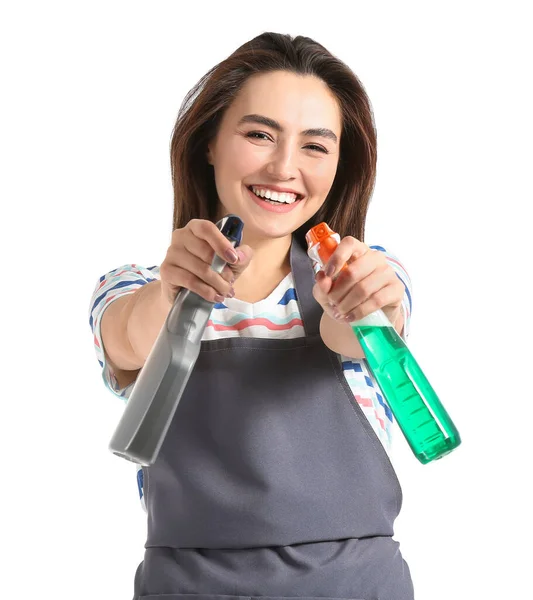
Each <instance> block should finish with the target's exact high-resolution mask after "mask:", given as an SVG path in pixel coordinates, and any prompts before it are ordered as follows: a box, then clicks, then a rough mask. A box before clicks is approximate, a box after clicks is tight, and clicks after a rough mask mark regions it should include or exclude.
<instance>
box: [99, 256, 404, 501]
mask: <svg viewBox="0 0 533 600" xmlns="http://www.w3.org/2000/svg"><path fill="white" fill-rule="evenodd" d="M370 248H372V249H374V250H379V251H381V252H383V253H384V254H385V256H386V259H387V262H388V263H389V265H390V266H391V267H392V268H393V269H394V271H395V273H396V275H397V277H398V278H399V279H400V280H401V281H402V283H403V285H404V297H403V300H402V310H403V314H404V330H403V334H402V337H403V339H404V341H407V337H408V335H409V327H410V321H411V309H412V299H411V296H412V284H411V280H410V277H409V275H408V274H407V272H406V270H405V268H404V267H403V265H402V264H401V263H400V261H399V260H398V258H397V257H396V256H395V255H394V254H392V253H391V252H389V251H387V250H386V249H385V248H383V247H382V246H370ZM156 279H160V274H159V267H158V266H152V267H143V266H141V265H138V264H126V265H122V266H120V267H118V268H116V269H114V270H112V271H109V272H108V273H106V274H105V275H102V276H101V277H100V278H99V279H98V281H97V282H96V285H95V288H94V292H93V295H92V297H91V302H90V307H89V324H90V327H91V331H92V334H93V340H94V349H95V351H96V357H97V359H98V362H99V364H100V367H101V368H102V379H103V382H104V385H105V387H106V388H107V389H108V390H109V391H110V392H111V393H112V394H113V395H114V396H115V397H118V398H122V400H123V401H124V402H127V400H128V398H129V396H130V394H131V391H132V389H133V387H134V385H135V382H132V383H131V384H130V385H128V386H126V387H124V388H121V387H120V386H119V384H118V382H117V380H116V378H115V375H114V373H113V369H112V367H111V366H110V365H109V364H108V362H107V360H106V356H105V353H104V351H103V343H102V336H101V330H100V323H101V320H102V314H103V312H104V310H105V309H106V308H107V307H108V306H109V305H110V304H111V303H112V302H114V301H115V300H117V299H118V298H120V297H122V296H124V295H126V294H132V293H134V292H135V291H136V290H137V289H139V287H141V286H142V285H144V284H146V283H149V282H151V281H155V280H156ZM303 336H305V332H304V328H303V322H302V318H301V315H300V311H299V307H298V303H297V296H296V289H295V287H294V280H293V276H292V273H289V274H288V275H287V276H286V277H285V278H284V279H283V280H282V281H281V282H280V283H279V284H278V286H277V287H276V289H274V290H273V291H272V292H271V293H270V294H269V295H268V297H267V298H265V299H264V300H260V301H259V302H255V303H254V304H251V303H248V302H244V301H242V300H239V299H238V298H225V299H224V301H223V302H221V303H218V304H215V305H214V307H213V311H212V313H211V316H210V319H209V321H208V323H207V326H206V328H205V331H204V335H203V337H202V340H214V339H220V338H226V337H257V338H278V339H289V338H296V337H303ZM340 360H341V362H342V367H343V373H344V377H345V378H346V381H347V383H348V385H349V386H350V389H351V391H352V393H353V395H354V398H355V399H356V401H357V403H358V404H359V406H360V407H361V409H362V411H363V413H364V414H365V416H366V418H367V419H368V421H369V422H370V424H371V425H372V428H373V429H374V431H375V432H376V435H377V436H378V438H379V439H380V441H381V442H382V444H383V446H384V448H385V450H386V451H387V452H389V451H390V448H391V441H392V438H391V436H392V422H393V416H392V412H391V410H390V408H389V407H388V405H387V403H386V401H385V398H384V397H383V394H382V393H381V390H380V388H379V385H378V383H377V382H376V380H375V379H374V377H373V375H372V373H371V372H370V369H369V367H368V364H367V361H366V359H354V358H350V357H347V356H342V355H340ZM142 483H143V482H142V469H141V467H140V466H139V465H137V484H138V491H139V495H140V498H141V504H142V506H143V508H144V509H145V510H146V507H145V504H144V496H143V486H142Z"/></svg>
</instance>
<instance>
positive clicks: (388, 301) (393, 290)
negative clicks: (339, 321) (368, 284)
mask: <svg viewBox="0 0 533 600" xmlns="http://www.w3.org/2000/svg"><path fill="white" fill-rule="evenodd" d="M402 287H403V286H402ZM397 301H398V287H397V285H396V284H395V283H394V284H389V285H385V286H384V287H383V286H382V287H380V288H379V289H378V290H377V291H376V292H375V293H373V294H371V295H370V296H369V297H367V298H365V299H364V300H362V301H361V302H358V303H357V304H355V305H354V306H351V307H350V308H349V309H346V308H345V307H342V309H339V313H340V314H341V315H344V316H345V318H346V321H348V322H351V321H353V320H360V319H363V318H364V317H366V316H368V315H370V314H372V313H373V312H375V311H376V310H379V309H380V308H383V307H384V306H389V305H392V304H394V303H396V302H397ZM400 303H401V299H400Z"/></svg>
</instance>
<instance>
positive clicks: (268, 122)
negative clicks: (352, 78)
mask: <svg viewBox="0 0 533 600" xmlns="http://www.w3.org/2000/svg"><path fill="white" fill-rule="evenodd" d="M258 127H260V129H259V128H258ZM341 131H342V116H341V108H340V105H339V102H338V100H337V98H336V97H335V95H334V94H333V93H332V92H331V91H330V89H329V87H328V86H327V85H326V84H325V83H324V82H323V81H322V80H321V79H320V78H319V77H316V76H315V75H304V74H299V73H292V72H288V71H282V70H280V71H272V72H269V73H261V74H256V75H253V76H251V77H250V78H249V79H248V80H247V81H246V83H245V84H244V85H243V86H242V88H241V90H240V91H239V93H238V94H237V96H236V98H235V99H234V101H233V102H232V103H231V104H230V106H229V107H228V109H227V110H226V111H225V113H224V116H223V117H222V119H221V122H220V125H219V128H218V130H217V132H216V135H215V136H214V137H213V139H212V140H211V141H210V142H209V144H208V161H209V163H210V164H211V165H213V167H214V176H215V184H216V189H217V194H218V198H219V200H220V205H219V213H218V215H217V217H219V218H220V217H221V216H223V215H224V214H225V213H235V214H238V215H240V216H241V218H242V219H243V221H244V222H245V223H246V228H245V234H244V235H245V238H244V241H245V243H246V244H249V245H251V246H257V244H258V243H259V242H261V241H263V240H270V239H272V238H278V239H279V238H284V239H285V247H286V249H288V244H289V242H290V235H291V233H292V232H293V231H295V230H296V229H298V227H300V226H301V224H302V223H304V222H307V221H308V220H309V219H311V218H312V217H313V215H315V214H316V213H317V211H318V210H319V209H320V207H321V206H322V204H324V202H325V200H326V197H327V195H328V192H329V190H330V189H331V186H332V184H333V181H334V179H335V175H336V172H337V166H338V162H339V147H338V140H339V139H340V137H341ZM250 188H256V189H258V190H259V194H256V193H254V192H251V193H250ZM276 188H277V189H276ZM277 191H286V192H287V191H288V192H290V193H291V194H292V197H289V198H286V197H285V198H283V199H281V201H280V198H278V197H277V194H276V197H274V198H273V196H272V194H273V193H276V192H277ZM295 198H296V200H295V201H292V202H288V200H294V199H295ZM250 199H251V200H252V202H250ZM281 214H283V215H285V217H284V218H283V219H280V218H278V217H277V215H281ZM273 258H276V255H275V254H274V255H273ZM265 267H266V268H268V266H265V265H264V264H263V266H262V268H263V269H265Z"/></svg>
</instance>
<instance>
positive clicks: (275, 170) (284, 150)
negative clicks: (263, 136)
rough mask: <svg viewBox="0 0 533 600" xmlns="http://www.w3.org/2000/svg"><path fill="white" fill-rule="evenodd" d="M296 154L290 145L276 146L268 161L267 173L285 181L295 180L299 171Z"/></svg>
mask: <svg viewBox="0 0 533 600" xmlns="http://www.w3.org/2000/svg"><path fill="white" fill-rule="evenodd" d="M295 154H296V153H295V150H294V148H293V147H292V146H291V144H289V143H284V144H279V145H278V146H276V147H275V148H274V149H273V151H272V154H271V156H270V160H269V161H268V164H267V167H266V170H267V173H268V174H269V175H271V176H272V177H274V178H276V179H280V180H284V181H286V180H289V179H294V178H295V177H296V174H297V170H298V167H297V165H296V157H295Z"/></svg>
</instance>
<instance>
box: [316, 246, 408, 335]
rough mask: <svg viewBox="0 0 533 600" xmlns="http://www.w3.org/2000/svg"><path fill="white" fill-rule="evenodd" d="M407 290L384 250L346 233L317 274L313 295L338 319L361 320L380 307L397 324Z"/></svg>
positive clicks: (344, 320) (343, 320) (326, 310)
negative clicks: (372, 246) (372, 247)
mask: <svg viewBox="0 0 533 600" xmlns="http://www.w3.org/2000/svg"><path fill="white" fill-rule="evenodd" d="M345 263H347V264H346V267H345V268H344V269H342V270H341V268H342V266H343V265H344V264H345ZM337 275H338V276H337ZM404 291H405V288H404V285H403V283H402V282H401V281H400V279H399V278H398V277H397V276H396V273H395V271H394V269H393V268H392V267H391V266H390V265H389V263H388V262H387V259H386V257H385V254H384V253H383V252H380V251H379V250H372V249H371V248H369V247H368V246H367V245H366V244H365V243H363V242H360V241H359V240H358V239H356V238H354V237H352V236H346V237H345V238H343V239H342V240H341V241H340V243H339V245H338V246H337V248H336V249H335V251H334V252H333V254H332V255H331V257H330V259H329V261H328V263H327V264H326V265H324V271H319V272H318V273H317V275H316V284H315V286H314V287H313V296H314V298H315V300H316V301H317V302H318V303H319V304H320V305H321V306H322V308H323V309H324V311H325V312H326V313H327V314H328V315H329V316H330V317H331V318H333V319H336V320H337V321H338V322H341V323H342V322H345V323H350V322H353V321H359V320H360V319H362V318H364V317H366V316H368V315H369V314H371V313H373V312H374V311H376V310H378V309H380V308H381V310H382V311H383V312H384V313H385V314H386V315H387V317H388V319H389V321H390V322H391V323H392V324H393V325H394V324H395V323H396V321H397V320H398V318H399V316H400V312H401V304H402V300H403V296H404Z"/></svg>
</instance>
